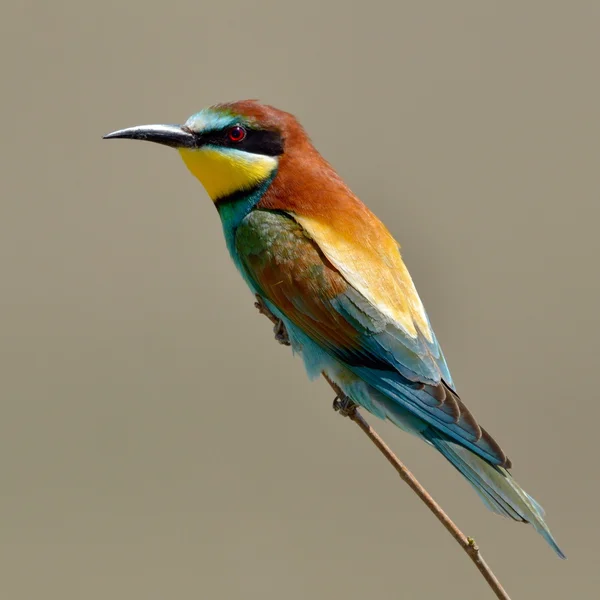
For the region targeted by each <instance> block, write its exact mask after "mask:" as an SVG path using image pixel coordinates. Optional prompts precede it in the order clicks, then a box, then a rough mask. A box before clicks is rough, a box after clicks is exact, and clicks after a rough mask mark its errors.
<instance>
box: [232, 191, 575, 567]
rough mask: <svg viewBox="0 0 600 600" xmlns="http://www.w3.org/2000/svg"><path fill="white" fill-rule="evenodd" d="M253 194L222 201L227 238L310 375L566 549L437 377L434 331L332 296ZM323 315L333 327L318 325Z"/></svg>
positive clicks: (309, 251)
mask: <svg viewBox="0 0 600 600" xmlns="http://www.w3.org/2000/svg"><path fill="white" fill-rule="evenodd" d="M253 202H254V203H255V204H256V202H257V197H256V196H254V197H253V198H247V199H245V200H244V201H243V202H242V203H241V204H240V205H239V206H233V205H232V206H230V207H221V208H220V211H221V216H222V217H224V220H223V225H224V228H225V235H226V238H227V239H228V240H229V241H228V247H229V249H230V252H231V253H232V257H233V260H234V262H235V263H236V265H237V266H238V268H240V270H241V271H242V274H243V275H244V278H245V279H246V281H247V283H248V285H249V286H250V288H251V289H252V291H253V292H254V293H257V294H259V295H260V296H261V297H262V298H263V300H264V301H265V304H266V305H267V307H268V308H269V309H270V310H271V312H272V313H273V314H274V315H275V316H276V317H278V318H280V319H281V320H282V321H283V323H284V325H285V327H286V329H287V332H288V335H289V338H290V341H291V345H292V348H293V349H294V351H295V352H297V353H299V354H301V356H302V358H303V360H304V363H305V366H306V370H307V372H308V374H309V376H311V377H317V376H319V375H320V374H321V373H326V374H327V376H328V377H329V378H330V379H331V380H333V381H334V382H336V384H337V385H338V386H339V387H340V388H341V389H342V390H343V392H344V393H345V394H346V395H347V396H348V397H349V398H351V399H352V400H353V401H354V402H356V403H357V404H359V405H360V406H363V407H364V408H365V409H366V410H368V411H369V412H371V413H372V414H374V415H376V416H377V417H380V418H386V419H389V420H391V421H392V422H393V423H395V424H396V425H397V426H398V427H400V428H401V429H403V430H405V431H407V432H409V433H412V434H413V435H417V436H418V437H420V438H421V439H423V440H424V441H425V442H427V443H428V444H429V445H431V446H433V447H434V448H436V449H437V450H438V451H439V452H440V453H441V454H442V455H443V456H444V457H445V458H446V459H447V460H449V461H450V463H451V464H452V465H453V466H454V467H455V468H456V469H457V470H458V471H459V472H460V473H461V474H462V475H463V476H464V477H465V478H466V479H467V481H468V482H469V483H470V484H471V485H472V486H473V487H474V489H475V490H476V492H477V493H478V495H479V496H480V497H481V499H482V500H483V501H484V503H485V505H486V506H487V507H488V508H489V509H490V510H492V511H494V512H496V513H498V514H501V515H503V516H506V517H509V518H512V519H514V520H517V521H524V522H529V523H531V524H533V526H534V527H535V529H536V530H537V531H538V532H539V533H541V534H542V535H543V536H544V538H545V539H546V540H547V541H548V543H549V544H550V545H551V546H552V548H553V549H554V550H555V551H556V553H557V554H558V555H559V556H561V557H564V554H563V553H562V551H561V550H560V548H559V547H558V546H557V544H556V542H555V541H554V539H553V538H552V536H551V534H550V532H549V530H548V527H547V526H546V524H545V522H544V519H543V516H544V513H543V510H542V508H541V507H540V506H539V505H538V504H537V503H536V502H535V500H533V499H532V498H531V497H530V496H529V495H528V494H527V493H526V492H524V490H522V489H521V488H520V486H519V485H518V484H517V483H516V482H515V481H514V480H513V478H512V476H511V475H510V474H509V473H508V471H507V470H506V469H505V468H503V466H502V465H503V464H504V463H505V462H506V463H507V464H509V463H508V462H507V459H506V457H505V456H504V455H503V453H502V452H501V450H500V449H499V447H498V446H497V444H496V443H495V442H494V441H493V440H492V439H491V438H490V437H489V436H488V435H487V433H486V432H485V431H484V430H482V429H481V428H480V427H479V426H478V425H477V423H476V422H475V420H474V419H473V417H472V416H471V415H470V413H469V412H468V411H467V410H466V408H465V407H464V405H463V404H462V402H461V401H460V398H459V397H458V396H457V395H456V393H455V391H454V389H453V387H452V383H451V379H450V377H449V376H448V378H447V379H446V377H445V376H444V374H445V373H446V372H448V368H447V365H446V362H445V360H444V358H443V354H442V352H441V349H440V348H439V345H438V344H437V341H436V340H435V337H434V338H433V342H432V343H428V342H426V341H424V340H419V339H416V340H415V339H407V337H406V335H405V334H403V333H402V332H400V331H398V330H397V329H395V328H394V327H393V326H392V325H391V324H390V323H389V321H388V320H386V319H385V318H384V317H383V316H382V315H381V313H380V312H379V311H378V310H377V308H376V307H373V306H372V305H370V304H369V303H368V301H367V300H366V299H365V298H364V297H362V296H361V294H360V293H359V292H357V291H356V290H354V289H353V288H352V287H349V286H346V288H345V290H344V291H343V292H342V293H337V294H336V295H334V296H332V292H333V291H335V290H333V289H332V288H334V287H335V286H334V285H332V283H331V281H330V280H329V279H328V276H331V277H333V275H332V273H335V270H334V269H333V268H332V267H331V265H328V264H327V261H326V259H324V257H323V256H322V254H321V253H320V252H319V251H318V248H316V246H315V244H314V241H312V240H311V239H310V237H309V236H308V235H307V234H306V233H305V232H303V230H302V228H301V226H300V225H299V224H298V223H297V222H296V221H295V220H294V219H293V216H291V215H287V214H284V213H280V212H271V211H264V210H255V209H250V210H247V208H248V206H251V205H252V203H253ZM225 211H227V212H225ZM244 213H245V214H244ZM240 215H244V216H243V218H241V219H240V218H239V217H240ZM234 223H237V225H235V226H233V224H234ZM328 270H329V271H328ZM308 294H310V296H308ZM324 317H325V318H326V319H331V320H332V322H333V324H334V327H333V328H330V329H324V328H323V325H324V323H323V321H322V320H321V321H320V320H319V319H323V318H324ZM302 324H305V326H304V327H303V326H302ZM336 326H337V327H338V328H340V329H339V330H337V331H335V327H336ZM343 327H345V328H346V330H347V331H350V332H354V334H355V335H354V338H353V339H350V338H351V337H352V336H349V337H348V336H346V337H345V336H344V333H343V332H342V331H341V329H342V328H343ZM333 331H335V335H334V334H332V332H333ZM327 332H329V336H328V335H327ZM350 342H353V343H350ZM345 343H347V345H344V344H345ZM440 382H442V385H444V387H443V388H440V387H439V385H440ZM444 382H445V383H444ZM440 389H441V390H442V393H443V394H446V398H445V399H444V400H446V401H444V400H441V399H440V397H439V396H438V394H439V393H440Z"/></svg>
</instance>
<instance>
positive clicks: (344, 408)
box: [333, 396, 356, 417]
mask: <svg viewBox="0 0 600 600" xmlns="http://www.w3.org/2000/svg"><path fill="white" fill-rule="evenodd" d="M333 410H335V411H336V412H339V413H340V415H342V417H352V416H353V415H354V413H355V412H356V404H354V402H352V400H350V398H348V397H347V396H342V397H340V396H336V397H335V399H334V401H333Z"/></svg>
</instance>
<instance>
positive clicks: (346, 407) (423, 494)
mask: <svg viewBox="0 0 600 600" xmlns="http://www.w3.org/2000/svg"><path fill="white" fill-rule="evenodd" d="M256 300H257V301H256V303H255V304H254V306H256V308H257V309H258V311H259V312H260V313H261V314H263V315H265V316H266V317H267V318H268V319H269V320H270V321H271V322H272V323H273V325H274V328H273V331H274V333H275V339H276V340H277V341H278V342H279V343H280V344H283V345H285V346H289V345H290V341H289V338H288V336H287V331H286V330H285V326H284V325H283V323H282V322H281V320H280V319H278V318H277V317H276V316H275V315H274V314H273V313H272V312H271V311H270V310H269V308H268V307H267V306H266V305H265V304H264V302H263V301H262V298H260V297H259V296H256ZM323 377H325V379H326V380H327V382H328V383H329V385H330V386H331V387H332V388H333V391H334V392H335V393H336V398H335V400H334V402H333V408H334V410H336V411H337V412H339V413H340V414H341V415H342V416H345V417H348V418H349V419H350V420H351V421H354V423H356V424H357V425H358V426H359V427H360V428H361V429H362V431H363V432H364V433H365V434H366V435H367V437H368V438H369V439H370V440H371V441H372V442H373V444H375V446H376V447H377V448H378V449H379V451H380V452H381V453H382V454H383V455H384V456H385V457H386V458H387V460H388V462H389V463H390V464H391V465H392V466H393V467H394V469H395V470H396V472H397V473H398V475H400V478H401V479H402V481H404V482H405V483H407V484H408V486H409V487H410V489H411V490H412V491H413V492H414V493H415V494H416V495H417V496H418V497H419V498H420V499H421V501H422V502H423V503H424V504H425V505H426V506H427V508H429V510H430V511H431V512H432V513H433V514H434V515H435V516H436V517H437V519H438V520H439V521H440V523H441V524H442V525H443V526H444V527H445V528H446V529H447V531H448V532H449V533H450V535H451V536H452V537H453V538H454V539H455V540H456V542H457V543H458V544H459V546H460V547H461V548H462V549H463V550H464V551H465V552H466V553H467V555H468V556H469V558H470V559H471V560H472V561H473V562H474V563H475V566H476V567H477V569H479V572H480V573H481V575H482V576H483V578H484V579H485V580H486V581H487V583H488V585H489V586H490V588H491V589H492V591H493V592H494V594H495V595H496V597H497V598H500V600H510V596H509V595H508V594H507V593H506V590H505V589H504V588H503V587H502V584H501V583H500V581H498V578H497V577H496V575H494V573H493V571H492V570H491V569H490V567H489V566H488V564H487V563H486V562H485V560H484V559H483V556H481V552H480V551H479V546H477V544H476V543H475V540H474V539H473V538H470V537H467V536H466V535H465V534H464V533H463V532H462V531H461V530H460V529H459V528H458V527H457V526H456V525H455V524H454V522H453V521H452V520H451V519H450V517H449V516H448V515H447V514H446V513H445V512H444V510H443V509H442V507H441V506H440V505H439V504H438V503H437V502H436V501H435V500H434V499H433V498H432V497H431V495H430V494H429V492H428V491H427V490H426V489H425V488H424V487H423V486H422V485H421V484H420V483H419V482H418V481H417V479H416V478H415V476H414V475H413V474H412V473H411V472H410V471H409V470H408V469H407V468H406V467H405V466H404V464H403V463H402V462H401V461H400V460H399V459H398V457H397V456H396V455H395V454H394V453H393V452H392V450H391V449H390V447H389V446H388V445H387V444H386V443H385V442H384V441H383V439H382V438H381V437H380V436H379V434H378V433H377V432H376V431H375V430H374V429H373V428H372V427H371V426H370V425H369V423H367V421H365V419H364V418H363V416H362V415H361V414H360V412H359V411H358V406H357V405H356V404H355V403H354V402H352V400H350V399H349V398H348V397H347V396H345V395H344V393H343V392H342V390H341V389H339V387H338V386H337V385H336V384H335V383H334V382H333V381H331V380H330V379H329V378H328V377H327V375H326V374H325V373H323Z"/></svg>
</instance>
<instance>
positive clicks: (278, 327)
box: [273, 319, 290, 346]
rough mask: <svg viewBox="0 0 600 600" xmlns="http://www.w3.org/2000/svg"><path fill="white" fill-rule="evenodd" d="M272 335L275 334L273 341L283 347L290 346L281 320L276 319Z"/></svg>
mask: <svg viewBox="0 0 600 600" xmlns="http://www.w3.org/2000/svg"><path fill="white" fill-rule="evenodd" d="M273 333H274V334H275V339H276V340H277V341H278V342H279V343H280V344H281V345H283V346H289V345H290V338H289V336H288V332H287V329H286V328H285V325H284V324H283V321H282V320H281V319H277V323H275V325H274V326H273Z"/></svg>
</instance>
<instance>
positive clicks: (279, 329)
mask: <svg viewBox="0 0 600 600" xmlns="http://www.w3.org/2000/svg"><path fill="white" fill-rule="evenodd" d="M254 306H255V307H256V308H257V310H258V312H259V313H260V314H261V315H265V317H267V319H269V320H270V321H271V323H273V333H274V334H275V339H276V340H277V341H278V342H279V343H280V344H282V345H283V346H289V345H290V338H289V336H288V332H287V329H286V328H285V325H284V324H283V321H282V320H281V319H279V318H278V317H276V316H275V315H274V314H273V313H272V312H271V311H270V310H269V307H268V306H267V305H266V304H265V301H264V300H263V299H262V298H261V297H260V296H259V295H258V294H256V302H255V303H254Z"/></svg>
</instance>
